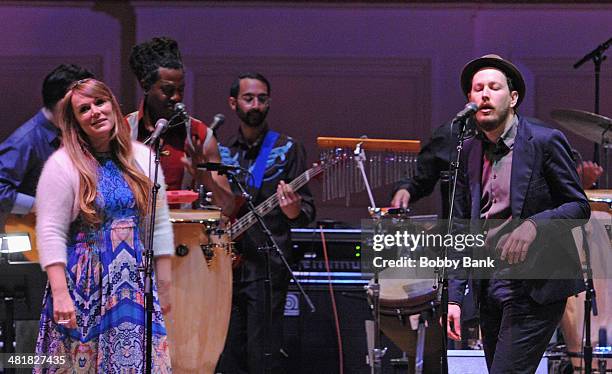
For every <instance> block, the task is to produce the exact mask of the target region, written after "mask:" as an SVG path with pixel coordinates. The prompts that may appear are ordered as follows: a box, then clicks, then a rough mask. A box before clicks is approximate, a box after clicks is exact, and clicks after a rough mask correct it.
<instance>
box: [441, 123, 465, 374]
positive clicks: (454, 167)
mask: <svg viewBox="0 0 612 374" xmlns="http://www.w3.org/2000/svg"><path fill="white" fill-rule="evenodd" d="M466 121H467V118H464V119H461V120H459V121H455V122H454V123H457V124H458V125H459V135H458V137H459V142H458V143H457V158H456V161H455V162H451V163H450V167H449V169H450V170H449V175H451V178H452V182H453V184H452V188H451V192H450V204H449V213H448V226H447V228H446V232H447V234H448V235H450V234H451V233H452V229H453V222H454V220H453V208H454V206H455V198H456V192H457V177H458V175H459V163H460V162H461V152H462V151H463V142H464V140H465V128H466ZM451 126H452V124H451ZM447 258H448V246H445V247H444V261H446V259H447ZM436 272H437V273H438V290H439V298H440V309H441V315H442V317H441V318H442V321H443V323H444V326H443V328H442V331H443V332H442V333H443V339H442V342H443V343H442V344H443V350H442V356H441V357H440V368H441V373H442V374H447V373H448V274H447V270H446V267H445V266H442V268H441V269H436Z"/></svg>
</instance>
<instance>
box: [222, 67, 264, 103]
mask: <svg viewBox="0 0 612 374" xmlns="http://www.w3.org/2000/svg"><path fill="white" fill-rule="evenodd" d="M243 79H256V80H258V81H260V82H263V83H264V84H265V85H266V88H267V89H268V95H271V90H270V82H268V80H267V79H266V77H264V76H263V75H261V74H260V73H257V72H254V73H251V72H247V73H240V74H239V75H238V78H236V80H234V82H233V83H232V86H231V87H230V96H231V97H234V98H237V97H238V92H239V91H240V81H241V80H243Z"/></svg>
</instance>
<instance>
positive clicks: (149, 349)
mask: <svg viewBox="0 0 612 374" xmlns="http://www.w3.org/2000/svg"><path fill="white" fill-rule="evenodd" d="M153 149H154V151H155V166H154V168H155V169H154V174H153V175H154V177H153V186H152V187H151V203H150V204H149V209H150V211H151V213H150V221H149V226H148V232H147V245H146V248H145V251H144V258H143V260H144V265H143V266H142V267H141V268H140V270H141V271H143V272H144V288H145V316H146V323H145V331H146V340H145V373H146V374H151V369H152V364H153V362H152V357H153V261H154V257H153V236H154V232H155V215H156V211H155V207H156V206H157V195H158V193H159V189H160V185H159V183H157V177H158V173H159V164H160V149H161V147H160V144H159V139H158V140H157V141H156V142H155V144H153Z"/></svg>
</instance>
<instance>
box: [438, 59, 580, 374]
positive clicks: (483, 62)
mask: <svg viewBox="0 0 612 374" xmlns="http://www.w3.org/2000/svg"><path fill="white" fill-rule="evenodd" d="M461 86H462V88H463V91H464V93H465V94H466V96H467V98H468V100H469V101H472V102H474V103H475V104H476V105H477V106H478V111H477V112H476V114H475V115H474V118H475V122H476V126H477V128H478V132H479V134H478V135H477V136H476V137H474V138H472V139H469V140H468V141H466V143H465V147H464V152H463V153H462V160H461V163H460V170H459V176H458V179H457V199H456V205H455V207H454V209H453V212H452V214H453V217H455V218H457V219H463V220H470V222H471V224H474V225H477V226H482V227H485V228H486V229H487V230H488V234H487V235H488V237H487V242H488V243H490V246H487V247H486V248H485V250H486V251H488V252H487V253H488V254H489V255H490V256H492V257H494V258H495V263H496V264H497V265H496V267H495V269H491V271H490V272H488V273H487V274H488V276H487V279H484V278H482V279H476V277H475V276H474V274H475V273H476V270H472V269H468V274H470V275H471V276H473V277H474V278H475V279H473V281H474V282H473V285H474V295H475V297H476V300H477V304H478V305H479V310H480V326H481V330H482V340H483V345H484V350H485V357H486V360H487V366H488V368H489V372H491V373H533V372H535V370H536V369H537V367H538V364H539V362H540V359H541V357H542V354H543V353H544V351H545V349H546V346H547V344H548V342H549V340H550V338H551V336H552V334H553V332H554V330H555V328H556V327H557V325H558V323H559V321H560V320H561V316H562V315H563V311H564V309H565V303H566V300H567V298H568V297H569V296H571V295H574V294H577V293H578V292H581V291H582V290H584V284H582V282H581V280H580V279H579V277H580V262H579V257H578V253H577V250H576V247H575V245H574V242H573V238H572V234H571V228H572V227H573V226H577V225H578V224H580V222H586V219H588V217H589V215H590V208H589V204H588V201H587V199H586V196H585V194H584V191H583V190H582V187H581V186H580V181H579V178H578V174H577V173H576V168H575V163H574V161H573V159H572V156H571V148H570V147H569V144H568V142H567V139H566V138H565V136H564V135H563V134H562V133H561V132H559V131H558V130H553V129H550V128H546V127H542V126H539V125H537V124H535V123H533V121H531V120H529V119H526V118H524V117H520V116H518V115H517V113H516V108H517V107H518V106H519V105H520V103H521V101H522V100H523V98H524V95H525V91H526V90H525V82H524V80H523V77H522V75H521V73H520V72H519V70H518V69H517V68H516V67H515V66H514V65H513V64H512V63H510V62H508V61H506V60H504V59H502V58H501V57H499V56H497V55H487V56H483V57H481V58H479V59H476V60H473V61H471V62H469V63H468V64H467V65H466V66H465V67H464V69H463V72H462V74H461ZM496 232H497V233H498V235H497V236H495V238H499V239H498V240H497V239H495V240H491V241H489V239H490V238H491V237H493V235H494V233H496ZM451 256H452V254H451ZM464 270H465V269H464ZM515 270H518V271H520V270H526V271H528V272H529V274H530V279H516V277H515V279H509V278H510V277H508V274H511V273H512V272H513V271H515ZM522 274H525V273H522ZM462 275H465V274H462ZM531 278H533V279H531ZM535 278H540V279H535ZM466 284H467V279H466V278H465V277H463V276H460V277H458V278H453V277H451V279H450V282H449V301H450V303H449V307H448V325H449V329H448V333H449V337H450V338H452V339H460V338H461V329H460V325H459V321H460V317H461V313H462V309H461V305H462V303H463V295H464V289H465V285H466Z"/></svg>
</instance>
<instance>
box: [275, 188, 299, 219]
mask: <svg viewBox="0 0 612 374" xmlns="http://www.w3.org/2000/svg"><path fill="white" fill-rule="evenodd" d="M276 196H277V197H278V202H279V205H280V208H281V210H282V211H283V213H284V214H285V215H286V216H287V218H289V219H296V218H297V217H298V216H299V215H300V211H301V209H302V197H301V196H300V195H299V194H298V193H296V192H295V191H293V188H291V186H290V185H288V184H287V183H285V182H284V181H280V183H279V184H278V186H277V187H276Z"/></svg>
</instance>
